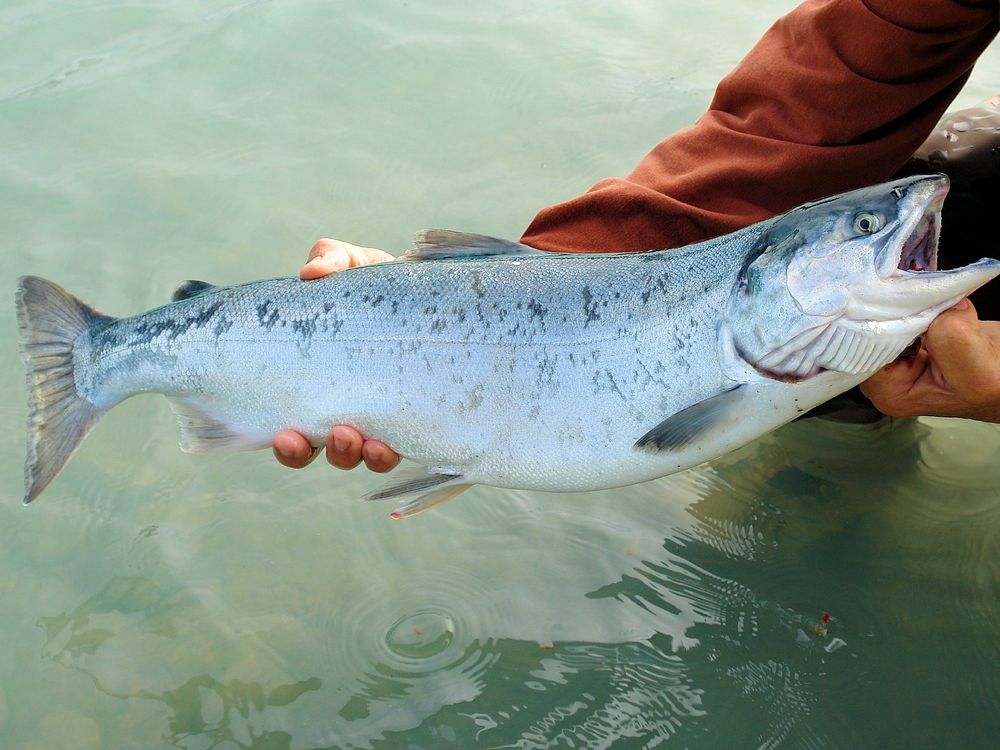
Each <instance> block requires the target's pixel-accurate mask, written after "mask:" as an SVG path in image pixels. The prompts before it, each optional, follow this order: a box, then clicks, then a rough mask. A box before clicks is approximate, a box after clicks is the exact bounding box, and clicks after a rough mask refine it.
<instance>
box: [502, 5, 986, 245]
mask: <svg viewBox="0 0 1000 750" xmlns="http://www.w3.org/2000/svg"><path fill="white" fill-rule="evenodd" d="M997 23H998V4H997V0H980V1H977V0H963V1H962V2H959V1H958V0H906V1H905V2H900V0H807V2H805V3H803V4H802V5H800V6H799V7H798V8H796V9H795V10H793V11H792V12H791V13H789V14H788V15H787V16H784V17H783V18H781V19H779V20H778V21H777V22H776V23H775V24H774V26H772V27H771V28H770V29H769V30H768V31H767V33H766V34H765V35H764V36H763V38H762V39H761V40H760V42H758V43H757V45H756V46H755V47H754V48H753V49H752V50H751V51H750V53H749V54H748V55H747V56H746V57H745V58H744V59H743V61H742V62H740V64H739V65H738V66H737V67H736V69H735V70H733V71H732V72H731V73H730V74H729V75H728V76H726V77H725V78H724V79H723V80H722V82H721V83H720V84H719V87H718V89H717V90H716V93H715V97H714V99H713V101H712V104H711V106H710V108H709V110H708V112H707V113H706V114H704V115H703V116H702V117H701V118H700V119H699V120H698V121H697V122H696V123H695V124H694V125H693V126H692V127H690V128H687V129H685V130H682V131H680V132H678V133H676V134H674V135H672V136H670V137H669V138H667V139H666V140H664V141H661V142H660V143H659V144H658V145H657V146H656V147H655V148H654V149H653V150H652V151H651V152H649V154H647V155H646V156H645V157H644V158H643V159H642V161H640V162H639V164H638V165H637V166H636V168H635V169H634V170H633V171H632V173H631V174H629V175H628V176H627V177H626V178H624V179H607V180H602V181H601V182H598V183H597V184H596V185H594V186H593V187H592V188H591V189H590V190H589V191H588V192H586V193H584V194H583V195H581V196H579V197H577V198H573V199H572V200H569V201H566V202H565V203H560V204H558V205H555V206H550V207H549V208H545V209H543V210H542V211H541V212H540V213H539V214H538V216H537V217H535V219H534V221H533V222H532V223H531V225H530V226H529V227H528V229H527V230H526V231H525V233H524V236H523V238H522V241H523V242H525V243H526V244H528V245H533V246H535V247H538V248H542V249H545V250H562V251H571V252H601V251H615V250H617V251H623V250H648V249H650V248H662V247H677V246H680V245H686V244H689V243H691V242H697V241H700V240H704V239H708V238H710V237H716V236H719V235H721V234H725V233H727V232H731V231H734V230H736V229H739V228H740V227H743V226H746V225H748V224H752V223H753V222H755V221H760V220H762V219H765V218H767V217H769V216H772V215H774V214H776V213H780V212H782V211H785V210H787V209H789V208H792V207H793V206H796V205H798V204H800V203H804V202H806V201H809V200H813V199H816V198H819V197H822V196H826V195H832V194H834V193H839V192H842V191H844V190H850V189H852V188H856V187H860V186H862V185H866V184H871V183H874V182H878V181H881V180H885V179H888V178H889V177H891V176H892V175H893V174H894V173H895V172H896V171H897V170H898V169H899V168H900V167H901V166H902V165H903V164H904V163H905V162H906V160H907V158H908V157H909V156H910V155H911V154H912V153H913V152H914V151H915V150H916V149H917V147H918V146H919V145H920V144H921V142H922V141H923V140H924V138H925V137H926V136H927V134H928V133H930V132H931V129H932V128H933V126H934V124H935V123H936V122H937V120H938V118H940V117H941V115H942V114H943V113H944V112H945V110H946V109H947V107H948V105H949V104H950V103H951V101H952V100H953V99H954V97H955V95H956V94H957V93H958V91H959V90H960V89H961V87H962V86H963V84H964V83H965V81H966V79H967V78H968V75H969V72H970V71H971V69H972V66H973V64H974V63H975V61H976V58H977V57H978V56H979V55H980V53H981V52H982V51H983V50H984V49H985V48H986V46H987V45H988V44H989V43H990V40H992V38H993V37H994V36H995V34H996V32H997Z"/></svg>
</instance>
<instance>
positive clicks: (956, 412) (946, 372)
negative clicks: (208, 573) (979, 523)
mask: <svg viewBox="0 0 1000 750" xmlns="http://www.w3.org/2000/svg"><path fill="white" fill-rule="evenodd" d="M388 260H393V256H391V255H390V254H389V253H387V252H385V251H383V250H378V249H377V248H372V247H359V246H357V245H352V244H350V243H347V242H342V241H340V240H333V239H328V238H324V239H320V240H317V242H316V243H315V244H314V245H313V246H312V250H311V251H310V252H309V257H308V259H307V261H306V264H305V265H304V266H303V267H302V270H301V271H300V272H299V276H300V278H302V279H304V280H311V279H319V278H322V277H323V276H327V275H329V274H332V273H337V272H338V271H343V270H344V269H347V268H354V267H357V266H365V265H370V264H373V263H382V262H384V261H388ZM861 389H862V391H863V392H864V394H865V396H867V397H868V398H869V399H871V401H872V403H873V404H874V405H875V407H876V408H877V409H878V410H879V411H881V412H882V413H883V414H888V415H889V416H896V417H913V416H938V417H963V418H966V419H975V420H978V421H981V422H1000V322H996V321H982V320H979V317H978V315H977V313H976V309H975V307H974V306H973V305H972V303H971V302H969V300H962V301H961V302H959V303H958V304H957V305H955V306H954V307H953V308H952V309H950V310H947V311H945V312H944V313H942V314H941V315H940V316H938V318H937V319H936V320H935V321H934V322H933V323H932V324H931V327H930V329H929V330H928V331H927V333H926V334H925V336H924V338H923V341H922V343H921V346H920V348H919V350H918V351H917V353H916V355H915V356H913V357H912V358H901V359H899V360H897V361H896V362H893V363H892V364H890V365H888V366H887V367H885V368H883V369H882V370H881V371H879V372H878V373H876V374H875V375H873V376H872V377H871V378H869V379H868V380H867V381H866V382H865V383H864V385H862V388H861ZM272 447H273V450H274V456H275V458H276V459H278V462H279V463H281V464H282V465H284V466H288V467H290V468H293V469H301V468H303V467H305V466H308V465H309V464H310V463H311V462H312V461H313V460H314V459H315V458H316V457H317V456H318V455H319V453H320V450H321V449H319V448H313V447H312V445H310V443H309V441H308V440H307V439H306V438H305V437H304V436H303V435H301V434H299V433H297V432H294V431H292V430H282V431H281V432H279V433H278V434H276V435H275V436H274V441H273V444H272ZM325 452H326V459H327V461H328V462H329V463H330V464H331V465H332V466H336V467H337V468H339V469H353V468H355V467H356V466H358V465H360V464H361V462H362V461H364V463H365V465H366V466H367V467H368V468H369V469H370V470H371V471H375V472H379V473H384V472H387V471H390V470H392V469H394V468H395V467H396V465H397V464H398V463H399V456H398V455H397V454H396V453H395V452H394V451H393V450H392V448H390V447H389V446H388V445H386V444H385V443H383V442H381V441H379V440H367V439H365V437H364V436H363V435H362V434H361V433H360V432H358V431H357V430H356V429H354V428H353V427H349V426H347V425H336V426H335V427H333V429H331V430H330V434H329V435H328V436H327V439H326V446H325Z"/></svg>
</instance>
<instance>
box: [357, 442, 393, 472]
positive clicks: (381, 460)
mask: <svg viewBox="0 0 1000 750" xmlns="http://www.w3.org/2000/svg"><path fill="white" fill-rule="evenodd" d="M361 456H362V458H364V460H365V465H366V466H367V467H368V468H369V469H371V470H372V471H375V472H378V473H379V474H384V473H385V472H387V471H392V470H393V469H395V468H396V466H397V465H398V464H399V454H398V453H396V452H395V451H394V450H393V449H392V448H390V447H389V446H388V445H386V444H385V443H383V442H382V441H381V440H366V441H365V443H364V445H363V446H362V448H361Z"/></svg>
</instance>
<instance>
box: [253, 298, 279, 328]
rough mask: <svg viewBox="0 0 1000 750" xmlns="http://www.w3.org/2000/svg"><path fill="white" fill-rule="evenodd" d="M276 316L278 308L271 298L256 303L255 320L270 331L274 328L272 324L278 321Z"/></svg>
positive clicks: (277, 315)
mask: <svg viewBox="0 0 1000 750" xmlns="http://www.w3.org/2000/svg"><path fill="white" fill-rule="evenodd" d="M278 317H279V313H278V308H277V307H276V306H275V304H274V303H273V302H271V300H265V301H264V302H261V303H260V304H259V305H257V320H258V321H260V324H261V325H262V326H264V328H266V329H267V330H269V331H270V330H271V329H272V328H274V324H275V323H277V322H278Z"/></svg>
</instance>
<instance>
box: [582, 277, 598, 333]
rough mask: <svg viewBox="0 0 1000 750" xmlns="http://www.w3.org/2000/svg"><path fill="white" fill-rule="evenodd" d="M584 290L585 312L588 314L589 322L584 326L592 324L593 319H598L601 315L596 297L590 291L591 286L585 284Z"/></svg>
mask: <svg viewBox="0 0 1000 750" xmlns="http://www.w3.org/2000/svg"><path fill="white" fill-rule="evenodd" d="M582 292H583V312H584V314H585V315H586V316H587V322H586V323H584V326H586V325H588V324H590V323H591V322H592V321H595V320H598V319H599V318H600V317H601V316H600V314H599V313H598V312H597V304H596V303H595V302H594V297H593V295H592V294H591V293H590V287H589V286H585V287H584V288H583V290H582Z"/></svg>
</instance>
